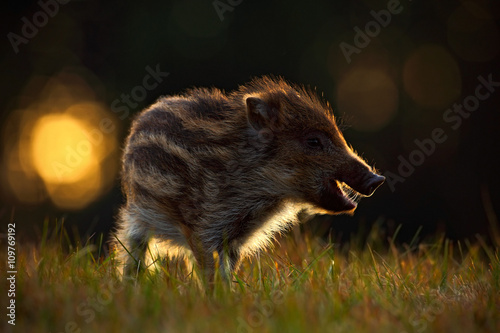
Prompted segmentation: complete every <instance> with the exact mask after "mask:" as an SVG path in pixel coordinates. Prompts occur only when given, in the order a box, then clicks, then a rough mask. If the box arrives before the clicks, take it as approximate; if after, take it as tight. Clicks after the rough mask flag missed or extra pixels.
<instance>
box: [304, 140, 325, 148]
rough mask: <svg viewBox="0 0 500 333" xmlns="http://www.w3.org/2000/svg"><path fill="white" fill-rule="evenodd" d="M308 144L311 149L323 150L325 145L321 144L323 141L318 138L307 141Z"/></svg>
mask: <svg viewBox="0 0 500 333" xmlns="http://www.w3.org/2000/svg"><path fill="white" fill-rule="evenodd" d="M306 143H307V145H308V146H309V147H311V148H316V149H318V148H323V145H322V144H321V140H320V139H318V138H309V139H307V140H306Z"/></svg>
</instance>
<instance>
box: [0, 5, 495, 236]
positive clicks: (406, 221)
mask: <svg viewBox="0 0 500 333" xmlns="http://www.w3.org/2000/svg"><path fill="white" fill-rule="evenodd" d="M1 16H2V18H1V22H2V36H3V42H2V43H1V48H2V49H1V59H0V71H1V79H0V84H1V89H0V110H1V115H0V125H1V129H0V130H1V140H2V144H1V146H0V156H1V161H0V163H1V164H0V169H1V184H2V186H1V191H0V200H1V204H0V219H1V220H2V225H4V226H5V223H7V222H8V221H11V220H13V221H14V222H16V224H17V232H18V237H19V236H20V235H22V237H25V238H31V237H35V236H36V235H38V234H40V230H41V229H42V225H43V221H44V220H45V219H47V218H48V219H50V221H54V220H56V219H57V220H61V219H64V220H65V224H66V225H67V226H70V229H71V228H75V230H78V232H79V233H80V235H82V239H85V237H86V236H88V235H91V234H93V233H95V232H107V231H109V230H110V229H111V228H112V225H113V221H114V216H115V215H116V213H117V210H118V208H119V206H120V205H121V204H122V203H123V197H122V195H121V191H120V187H119V167H120V165H119V158H120V155H121V149H122V147H123V140H124V138H125V136H126V135H127V131H128V128H129V125H130V122H131V120H132V118H133V115H134V114H136V113H138V112H140V111H141V109H142V108H144V107H145V106H147V105H149V104H150V103H152V102H154V101H155V100H156V99H157V98H158V97H159V96H161V95H170V94H177V93H180V92H182V91H183V90H184V89H186V88H188V87H192V86H215V87H218V88H221V89H224V90H232V89H236V88H237V86H238V85H239V84H243V83H245V82H246V81H248V80H249V79H251V78H252V77H253V76H259V75H263V74H274V75H282V76H283V77H285V78H286V79H288V80H290V81H292V82H296V83H301V84H305V85H308V86H310V87H312V88H317V91H318V92H319V93H323V95H324V98H325V99H327V100H328V101H330V103H331V105H332V106H333V108H334V111H335V113H336V115H337V116H338V118H339V119H340V120H341V122H342V123H343V124H344V125H346V126H347V127H346V130H344V135H345V137H346V139H347V141H348V142H349V143H350V144H352V145H353V147H354V148H355V149H356V150H357V151H358V152H359V153H360V154H362V156H363V157H364V158H365V159H366V160H367V161H368V163H370V164H372V165H375V166H376V167H377V169H379V170H380V171H381V173H383V174H385V175H386V176H388V175H389V177H391V175H392V176H395V177H393V178H392V179H390V180H389V181H388V182H386V183H385V184H384V185H383V187H381V188H380V189H379V190H378V191H377V192H376V193H375V195H374V196H373V197H371V198H369V199H364V200H362V201H361V203H360V205H359V207H358V210H357V212H356V214H355V215H354V216H353V217H349V216H337V217H319V218H318V219H317V220H316V221H315V222H313V223H311V224H310V225H309V226H310V227H312V228H313V229H315V232H318V233H321V234H325V235H327V234H328V233H329V232H330V231H329V230H330V229H329V228H330V227H331V228H332V230H333V231H332V232H333V235H334V239H336V240H348V239H349V237H350V236H351V235H352V234H353V233H356V232H361V233H362V232H363V230H368V229H369V228H371V226H372V225H374V224H376V225H378V226H379V228H380V232H381V236H384V235H391V234H392V233H393V232H394V230H395V229H396V228H397V227H398V225H402V228H401V232H400V234H399V236H398V240H399V241H408V240H410V239H411V238H412V237H413V236H414V235H415V233H416V231H417V229H419V227H420V226H422V230H421V234H420V235H421V236H420V237H425V236H429V235H442V234H445V235H446V236H447V237H449V238H452V239H464V238H468V239H471V240H474V239H475V235H476V234H478V233H479V234H482V235H483V236H485V237H488V236H489V235H491V233H492V232H495V230H496V229H495V228H498V226H499V222H498V216H499V215H500V214H499V213H500V174H499V171H500V168H499V161H500V158H499V154H500V126H499V125H500V110H499V107H500V91H496V90H500V89H499V88H500V87H499V86H498V85H499V84H498V83H495V82H500V72H499V71H498V69H499V67H498V63H499V61H498V60H499V57H500V32H499V27H500V25H499V19H500V4H499V2H498V1H496V0H477V1H450V0H444V1H430V0H414V1H411V0H401V1H395V0H391V1H385V0H384V1H376V0H359V1H349V2H348V1H326V0H318V1H290V0H289V1H249V0H245V1H241V0H220V1H213V0H183V1H146V2H138V1H85V0H74V1H62V0H61V1H60V2H57V1H55V0H41V1H31V2H29V1H15V2H13V1H10V2H8V3H5V4H4V8H3V9H2V13H1ZM167 73H168V74H167ZM487 81H490V83H487ZM485 82H486V83H485ZM481 85H482V87H481ZM454 105H455V106H454ZM460 105H463V107H461V109H460ZM416 140H417V141H416ZM430 140H432V141H430ZM431 142H433V143H431ZM402 180H404V181H402ZM391 184H392V185H391ZM420 239H422V238H420Z"/></svg>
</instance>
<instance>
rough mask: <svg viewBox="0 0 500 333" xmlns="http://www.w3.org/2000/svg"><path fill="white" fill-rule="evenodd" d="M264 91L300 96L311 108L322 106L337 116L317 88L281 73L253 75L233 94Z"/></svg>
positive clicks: (240, 95)
mask: <svg viewBox="0 0 500 333" xmlns="http://www.w3.org/2000/svg"><path fill="white" fill-rule="evenodd" d="M262 91H266V92H268V93H270V94H273V93H277V94H280V93H281V94H280V95H282V96H283V97H284V98H287V97H288V98H293V97H299V98H300V99H301V101H302V102H303V103H307V104H309V106H310V107H311V108H316V107H318V106H320V107H321V108H323V110H324V111H326V112H327V114H328V115H329V116H331V117H333V118H335V115H334V113H333V110H332V107H331V105H330V103H328V101H326V100H325V99H323V98H320V97H319V96H318V93H317V89H316V88H314V89H311V87H309V86H307V87H306V86H304V85H299V84H295V83H292V82H289V81H287V80H286V79H284V78H283V77H282V76H279V75H278V76H276V75H264V76H261V77H253V78H252V80H251V81H250V82H249V83H246V84H245V85H241V86H239V89H238V90H237V91H235V92H234V93H233V94H234V95H237V96H239V97H242V96H244V95H247V94H248V95H249V94H253V93H262Z"/></svg>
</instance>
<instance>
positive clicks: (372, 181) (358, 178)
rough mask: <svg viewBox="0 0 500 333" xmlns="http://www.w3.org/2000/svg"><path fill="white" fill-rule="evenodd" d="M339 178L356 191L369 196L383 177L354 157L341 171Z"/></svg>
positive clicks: (383, 179)
mask: <svg viewBox="0 0 500 333" xmlns="http://www.w3.org/2000/svg"><path fill="white" fill-rule="evenodd" d="M339 180H340V181H342V182H344V183H346V184H347V185H348V186H349V187H351V188H352V189H353V190H355V191H356V192H359V193H361V194H363V195H365V196H370V195H372V194H373V192H375V190H376V189H377V188H378V187H379V186H380V185H382V183H383V182H384V181H385V177H384V176H380V175H377V174H376V173H374V172H372V169H371V168H370V167H369V166H367V165H366V164H365V163H364V162H362V161H360V160H358V159H354V160H353V161H351V163H349V164H348V165H346V168H345V169H344V170H343V171H342V172H341V174H340V175H339Z"/></svg>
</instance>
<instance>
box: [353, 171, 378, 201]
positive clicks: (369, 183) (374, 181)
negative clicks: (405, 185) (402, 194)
mask: <svg viewBox="0 0 500 333" xmlns="http://www.w3.org/2000/svg"><path fill="white" fill-rule="evenodd" d="M384 181H385V177H384V176H380V175H377V174H375V173H372V174H371V175H370V176H369V177H368V179H367V180H366V181H365V183H364V186H362V187H360V188H359V189H358V190H357V191H358V192H359V193H361V194H363V195H366V196H370V195H372V194H373V192H375V190H376V189H377V188H378V187H379V186H380V185H382V183H383V182H384Z"/></svg>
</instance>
